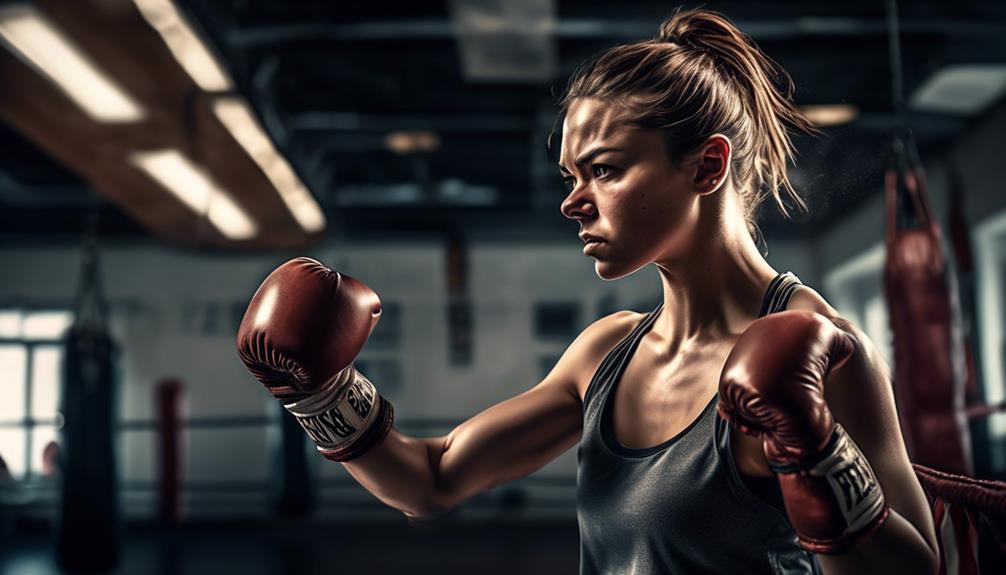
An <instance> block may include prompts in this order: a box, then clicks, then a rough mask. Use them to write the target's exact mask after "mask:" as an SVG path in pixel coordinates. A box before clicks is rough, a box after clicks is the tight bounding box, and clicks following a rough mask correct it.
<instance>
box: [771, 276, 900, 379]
mask: <svg viewBox="0 0 1006 575" xmlns="http://www.w3.org/2000/svg"><path fill="white" fill-rule="evenodd" d="M786 309H787V310H806V311H812V312H815V313H819V314H821V315H823V316H824V317H826V318H828V319H830V320H831V322H832V323H834V324H835V325H836V326H838V327H839V328H840V329H841V330H842V331H844V332H845V333H846V334H848V335H849V336H850V337H851V338H852V340H853V342H854V343H855V345H856V352H857V353H856V355H857V356H858V357H856V358H855V360H856V361H858V362H859V363H861V364H862V367H863V368H864V369H872V370H875V371H877V372H879V373H878V375H880V376H888V375H889V373H888V372H889V367H888V366H887V364H886V363H884V360H883V359H882V358H881V356H880V353H879V352H878V351H877V349H876V346H875V345H874V344H873V342H872V341H871V340H870V338H869V337H867V335H866V334H865V333H863V331H862V330H860V329H859V328H858V327H857V326H856V325H855V324H854V323H853V322H852V321H850V320H849V319H847V318H845V317H842V315H841V314H840V313H838V311H837V310H836V309H835V308H834V307H832V306H831V304H829V303H828V302H827V300H825V299H824V297H823V296H822V295H821V294H819V293H817V291H815V290H814V289H813V288H810V287H808V286H800V287H799V288H797V290H796V291H794V292H793V296H792V297H791V298H790V300H789V304H788V305H787V306H786Z"/></svg>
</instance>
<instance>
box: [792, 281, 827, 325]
mask: <svg viewBox="0 0 1006 575" xmlns="http://www.w3.org/2000/svg"><path fill="white" fill-rule="evenodd" d="M786 309H788V310H793V309H798V310H805V311H812V312H816V313H819V314H821V315H823V316H825V317H827V318H837V317H840V316H839V314H838V311H837V310H835V308H833V307H831V304H829V303H828V301H827V300H825V299H824V297H823V296H822V295H821V294H819V293H817V291H816V290H814V289H813V288H811V287H809V286H805V285H801V286H800V287H798V288H797V289H796V290H795V291H794V292H793V295H792V296H791V297H790V298H789V304H788V305H787V306H786Z"/></svg>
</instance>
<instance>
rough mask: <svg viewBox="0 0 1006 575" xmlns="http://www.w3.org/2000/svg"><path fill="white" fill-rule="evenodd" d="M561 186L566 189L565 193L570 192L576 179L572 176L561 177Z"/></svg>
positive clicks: (574, 185)
mask: <svg viewBox="0 0 1006 575" xmlns="http://www.w3.org/2000/svg"><path fill="white" fill-rule="evenodd" d="M562 185H563V186H565V187H566V191H567V192H572V191H573V188H575V187H576V178H574V177H573V176H563V177H562Z"/></svg>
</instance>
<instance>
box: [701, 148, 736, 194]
mask: <svg viewBox="0 0 1006 575" xmlns="http://www.w3.org/2000/svg"><path fill="white" fill-rule="evenodd" d="M730 152H731V143H730V139H729V138H727V137H726V136H724V135H722V134H713V135H712V136H709V137H708V138H706V141H705V142H702V145H701V146H699V149H698V151H697V152H696V156H695V158H696V166H697V169H696V170H695V179H694V180H693V182H692V183H693V185H694V186H695V190H696V192H698V193H699V194H700V195H706V194H711V193H713V192H715V191H716V190H718V189H720V186H722V185H723V182H725V181H726V179H727V177H728V176H729V175H730Z"/></svg>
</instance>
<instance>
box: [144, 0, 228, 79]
mask: <svg viewBox="0 0 1006 575" xmlns="http://www.w3.org/2000/svg"><path fill="white" fill-rule="evenodd" d="M133 1H134V2H135V4H136V7H137V8H138V9H139V10H140V14H142V15H143V18H144V19H146V21H147V23H149V24H150V25H151V26H152V27H153V28H154V29H155V30H157V32H158V33H159V34H160V35H161V38H162V39H163V40H164V43H165V44H167V45H168V49H169V50H171V53H172V54H174V56H175V59H176V60H178V63H179V64H180V65H181V66H182V68H184V69H185V71H186V72H188V74H189V76H191V77H192V80H193V81H195V83H196V84H198V85H199V87H200V88H202V89H203V90H205V91H207V92H226V91H229V90H232V89H233V87H234V83H233V82H231V79H230V76H228V75H227V72H226V71H225V70H224V68H223V66H221V65H220V62H218V61H217V59H216V58H214V57H213V53H212V52H211V51H210V49H209V48H208V47H207V46H206V45H205V44H204V43H203V42H202V40H200V39H199V36H198V35H197V34H196V33H195V32H194V31H193V30H192V27H191V26H189V23H188V22H187V21H186V19H185V17H184V16H183V15H182V14H181V13H180V12H179V11H178V8H176V7H175V4H174V3H173V2H172V1H171V0H133Z"/></svg>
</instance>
